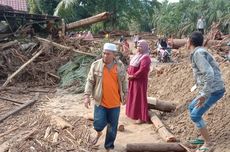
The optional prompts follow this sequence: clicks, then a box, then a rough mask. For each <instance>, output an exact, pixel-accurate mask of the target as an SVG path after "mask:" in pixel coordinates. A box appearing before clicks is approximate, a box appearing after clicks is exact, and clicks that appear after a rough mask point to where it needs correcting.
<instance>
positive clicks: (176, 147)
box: [126, 143, 187, 152]
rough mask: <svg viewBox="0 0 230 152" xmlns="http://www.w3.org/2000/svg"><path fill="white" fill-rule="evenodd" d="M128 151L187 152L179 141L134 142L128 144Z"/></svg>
mask: <svg viewBox="0 0 230 152" xmlns="http://www.w3.org/2000/svg"><path fill="white" fill-rule="evenodd" d="M126 151H127V152H143V151H148V152H171V151H173V152H186V151H187V150H186V149H185V148H183V147H182V146H180V144H178V143H132V144H127V145H126Z"/></svg>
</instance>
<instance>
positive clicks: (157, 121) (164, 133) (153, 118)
mask: <svg viewBox="0 0 230 152" xmlns="http://www.w3.org/2000/svg"><path fill="white" fill-rule="evenodd" d="M149 115H150V118H151V121H152V123H153V124H154V126H155V127H156V129H157V131H158V133H159V134H160V136H161V137H162V139H164V140H165V141H166V142H176V141H177V140H176V137H175V136H174V135H173V134H172V133H170V132H169V131H168V130H167V129H166V127H165V125H164V124H163V123H162V122H161V120H160V119H159V118H158V117H157V115H156V114H155V113H154V112H152V111H150V112H149Z"/></svg>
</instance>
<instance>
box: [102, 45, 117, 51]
mask: <svg viewBox="0 0 230 152" xmlns="http://www.w3.org/2000/svg"><path fill="white" fill-rule="evenodd" d="M103 50H107V51H112V52H117V46H116V45H115V44H113V43H105V44H104V47H103Z"/></svg>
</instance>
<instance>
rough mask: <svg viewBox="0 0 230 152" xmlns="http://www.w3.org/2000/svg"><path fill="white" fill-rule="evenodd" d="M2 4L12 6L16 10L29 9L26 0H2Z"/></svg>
mask: <svg viewBox="0 0 230 152" xmlns="http://www.w3.org/2000/svg"><path fill="white" fill-rule="evenodd" d="M0 4H2V5H8V6H11V7H13V9H14V10H19V11H26V12H27V11H28V9H27V2H26V0H0Z"/></svg>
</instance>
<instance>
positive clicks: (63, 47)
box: [35, 37, 97, 57]
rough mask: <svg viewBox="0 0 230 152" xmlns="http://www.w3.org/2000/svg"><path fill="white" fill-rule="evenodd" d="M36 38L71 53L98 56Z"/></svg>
mask: <svg viewBox="0 0 230 152" xmlns="http://www.w3.org/2000/svg"><path fill="white" fill-rule="evenodd" d="M35 38H37V39H38V40H39V41H43V42H48V43H50V44H51V45H53V46H56V47H59V48H62V49H66V50H71V51H74V52H76V53H80V54H85V55H89V56H93V57H96V56H97V55H95V54H92V53H87V52H82V51H79V50H76V49H74V48H71V47H68V46H64V45H61V44H58V43H55V42H52V41H50V40H47V39H43V38H40V37H35Z"/></svg>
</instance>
